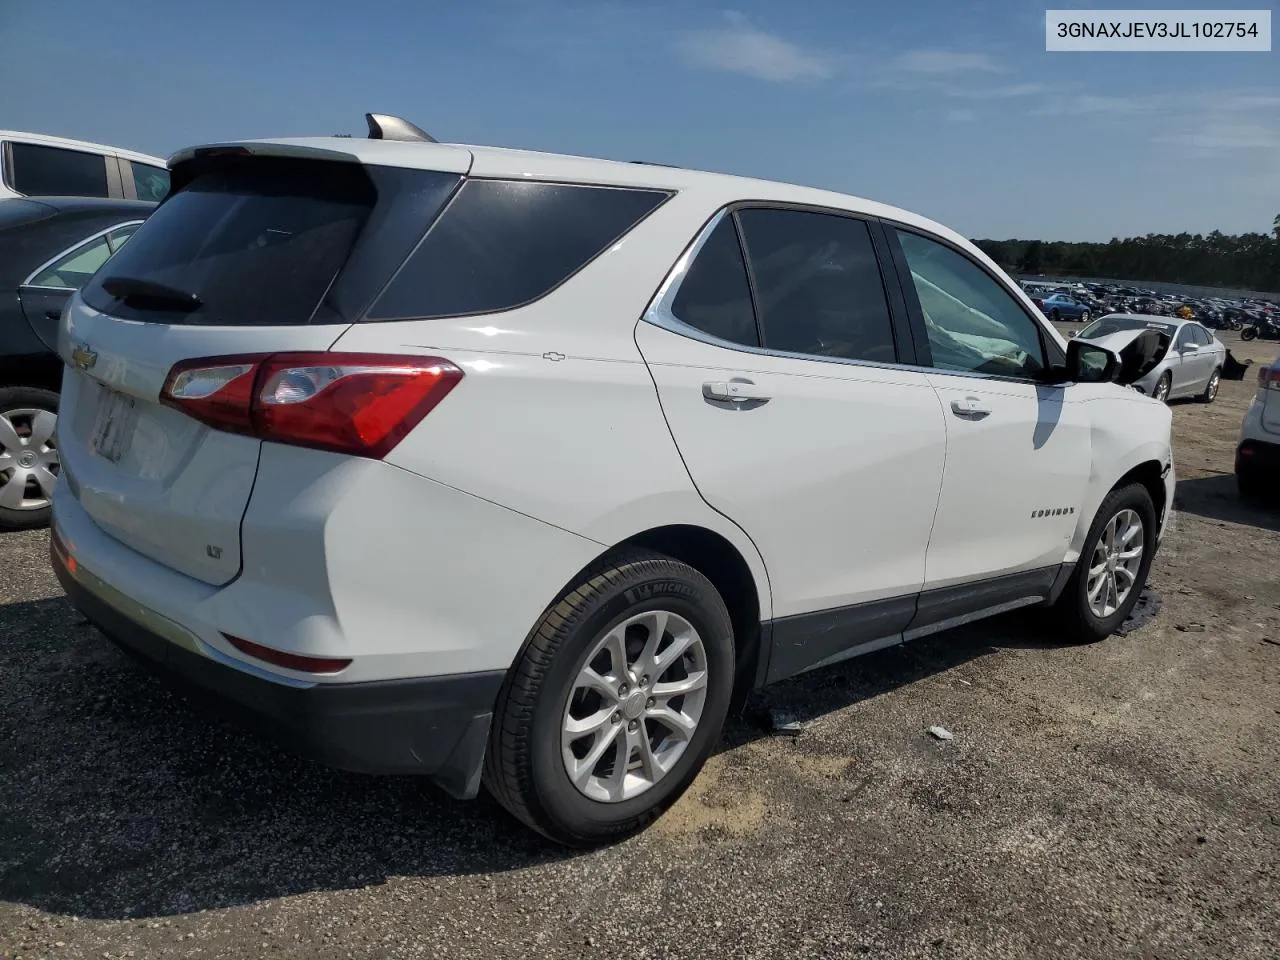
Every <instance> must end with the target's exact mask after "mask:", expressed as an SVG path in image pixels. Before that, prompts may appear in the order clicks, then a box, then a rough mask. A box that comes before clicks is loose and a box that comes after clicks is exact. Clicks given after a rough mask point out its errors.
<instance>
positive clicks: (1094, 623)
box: [1051, 483, 1157, 643]
mask: <svg viewBox="0 0 1280 960" xmlns="http://www.w3.org/2000/svg"><path fill="white" fill-rule="evenodd" d="M1131 516H1136V517H1137V519H1138V521H1139V522H1140V523H1141V525H1142V529H1141V531H1140V533H1139V534H1138V535H1136V536H1135V538H1134V540H1131V541H1128V542H1125V543H1121V544H1119V549H1118V550H1117V553H1118V554H1124V553H1125V552H1127V550H1131V549H1132V548H1133V546H1134V545H1135V544H1136V540H1137V538H1138V537H1140V538H1141V544H1142V553H1141V555H1140V556H1139V557H1138V558H1137V560H1138V562H1137V564H1136V565H1135V566H1136V569H1134V570H1133V571H1132V575H1133V580H1132V582H1131V583H1129V584H1128V590H1127V591H1126V592H1124V593H1123V595H1122V596H1119V597H1117V603H1116V604H1115V606H1114V609H1112V610H1108V609H1107V607H1106V606H1105V605H1103V606H1102V609H1101V610H1099V609H1096V607H1097V606H1098V604H1097V603H1096V601H1091V597H1090V594H1091V592H1095V591H1096V587H1097V585H1098V584H1097V578H1096V576H1095V577H1091V576H1090V574H1091V573H1096V571H1098V570H1099V568H1100V567H1101V568H1103V572H1102V574H1101V576H1102V578H1103V579H1104V581H1105V579H1106V577H1107V574H1108V572H1109V571H1107V570H1106V569H1105V568H1106V562H1105V559H1104V555H1106V554H1108V553H1109V552H1110V550H1109V548H1108V544H1107V542H1106V541H1105V540H1104V536H1105V535H1106V534H1107V533H1108V530H1109V528H1111V525H1112V522H1113V521H1114V520H1117V519H1120V520H1121V524H1120V529H1118V531H1117V532H1118V534H1121V533H1122V530H1123V528H1125V527H1128V526H1131V523H1129V522H1126V519H1125V518H1129V517H1131ZM1156 524H1157V518H1156V510H1155V505H1154V504H1153V503H1152V502H1151V494H1150V493H1148V492H1147V489H1146V487H1144V486H1142V485H1141V484H1137V483H1135V484H1130V485H1129V486H1127V487H1121V488H1120V489H1118V490H1113V491H1111V493H1109V494H1108V495H1107V497H1106V499H1104V500H1103V501H1102V505H1101V506H1100V507H1098V512H1097V514H1095V515H1094V518H1093V523H1092V524H1091V525H1090V527H1089V533H1088V535H1087V536H1086V537H1085V540H1084V548H1083V549H1082V550H1081V551H1080V559H1079V560H1077V561H1076V568H1075V570H1074V571H1073V572H1072V574H1071V579H1070V580H1068V581H1067V585H1066V587H1065V588H1064V589H1063V591H1062V595H1061V596H1060V597H1059V598H1058V600H1057V602H1056V603H1054V605H1053V606H1052V608H1051V610H1052V612H1053V620H1054V622H1055V623H1057V624H1058V628H1059V630H1060V631H1061V633H1062V637H1063V639H1064V640H1065V641H1066V642H1068V643H1093V642H1095V641H1098V640H1102V639H1104V638H1105V637H1109V636H1110V635H1111V634H1112V633H1114V632H1115V630H1116V628H1117V627H1119V626H1120V624H1122V623H1124V621H1125V618H1126V617H1128V616H1129V614H1130V613H1131V612H1132V611H1133V607H1134V604H1136V603H1137V602H1138V597H1139V596H1140V595H1141V593H1142V590H1143V588H1144V587H1145V586H1146V584H1147V574H1148V573H1149V572H1150V570H1151V560H1152V556H1153V554H1154V553H1155V548H1156ZM1123 562H1124V561H1123V560H1120V561H1119V562H1118V563H1116V564H1113V565H1112V567H1111V569H1115V567H1117V566H1119V565H1120V564H1121V563H1123ZM1122 579H1123V578H1122V577H1118V576H1116V575H1115V574H1112V582H1114V583H1117V584H1119V585H1120V586H1121V587H1123V584H1122V583H1121V581H1122ZM1091 588H1094V590H1091ZM1103 589H1104V590H1105V589H1106V584H1105V582H1104V584H1103ZM1095 595H1096V596H1101V591H1096V593H1095Z"/></svg>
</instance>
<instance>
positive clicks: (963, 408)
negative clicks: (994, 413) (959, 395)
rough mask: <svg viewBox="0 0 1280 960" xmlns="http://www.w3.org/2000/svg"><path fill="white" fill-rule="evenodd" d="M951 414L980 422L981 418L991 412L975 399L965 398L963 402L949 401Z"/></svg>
mask: <svg viewBox="0 0 1280 960" xmlns="http://www.w3.org/2000/svg"><path fill="white" fill-rule="evenodd" d="M951 412H952V413H954V414H955V415H956V416H957V417H968V418H969V419H972V420H981V419H982V418H983V417H985V416H987V415H988V414H989V413H991V410H990V409H989V408H987V407H984V406H983V405H982V401H981V400H979V399H978V398H977V397H965V398H964V399H963V400H952V401H951Z"/></svg>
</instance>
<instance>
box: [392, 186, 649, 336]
mask: <svg viewBox="0 0 1280 960" xmlns="http://www.w3.org/2000/svg"><path fill="white" fill-rule="evenodd" d="M668 196H669V194H666V193H663V192H659V191H655V190H633V189H619V188H613V187H594V186H585V185H580V184H559V183H528V182H511V181H504V180H470V181H467V182H466V183H465V184H464V185H463V187H462V189H461V190H460V191H459V192H458V194H457V196H456V197H455V198H454V200H453V202H452V203H450V204H449V206H448V207H447V208H446V209H445V211H444V212H443V213H442V214H441V215H440V218H439V219H438V220H437V221H436V223H435V225H434V226H433V227H432V228H431V230H430V232H429V233H428V234H427V236H426V238H425V239H424V240H423V242H422V243H421V245H419V247H418V249H417V250H415V251H414V253H413V255H412V256H411V257H410V258H409V260H408V261H407V262H406V263H405V265H404V267H403V268H402V269H401V271H400V272H399V273H398V274H397V275H396V277H395V279H394V280H392V282H391V284H390V286H388V287H387V289H386V291H385V292H384V293H383V295H382V296H381V297H380V298H379V299H378V302H377V303H376V304H374V306H373V309H372V310H370V311H369V319H371V320H391V319H425V318H431V317H447V316H459V315H469V314H478V313H494V312H497V311H500V310H510V309H513V308H515V307H518V306H521V305H523V304H526V303H530V302H532V301H534V300H537V299H538V298H540V297H542V296H545V295H546V294H547V293H549V292H550V291H551V290H552V289H554V288H555V287H557V286H559V285H560V284H561V283H563V282H564V281H565V280H567V279H568V278H569V277H571V276H572V275H573V274H574V273H576V272H577V271H578V270H580V269H582V268H583V267H584V266H585V265H586V264H588V263H589V262H591V261H592V260H593V259H595V258H596V257H597V256H599V254H600V253H601V252H603V251H604V250H605V249H606V248H608V247H609V246H610V245H611V244H613V243H614V242H615V241H617V240H618V239H619V238H620V237H622V236H623V235H624V234H625V233H627V231H629V230H630V229H631V228H632V227H634V226H635V225H636V224H637V223H639V222H640V221H641V220H642V219H644V218H645V217H646V216H648V215H649V214H650V213H652V212H653V210H654V209H656V208H657V207H658V206H659V205H660V204H661V203H662V202H663V201H664V200H665V199H666V198H667V197H668Z"/></svg>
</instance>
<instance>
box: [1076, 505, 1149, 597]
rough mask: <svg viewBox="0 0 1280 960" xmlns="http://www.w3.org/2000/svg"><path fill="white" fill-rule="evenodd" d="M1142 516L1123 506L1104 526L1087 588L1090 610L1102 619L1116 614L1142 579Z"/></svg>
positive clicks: (1092, 562)
mask: <svg viewBox="0 0 1280 960" xmlns="http://www.w3.org/2000/svg"><path fill="white" fill-rule="evenodd" d="M1142 550H1143V529H1142V518H1141V517H1139V516H1138V514H1137V512H1136V511H1134V510H1129V509H1125V510H1121V511H1120V512H1119V513H1117V514H1116V515H1115V516H1114V517H1112V518H1111V520H1110V521H1109V522H1108V523H1107V525H1106V527H1104V528H1103V531H1102V536H1100V537H1099V538H1098V542H1097V544H1096V545H1095V546H1094V548H1093V556H1092V557H1091V558H1090V560H1089V578H1088V581H1087V583H1086V585H1085V590H1086V592H1087V595H1088V600H1089V610H1090V611H1091V612H1092V613H1093V615H1094V616H1095V617H1097V618H1098V619H1099V620H1105V619H1107V618H1108V617H1110V616H1113V615H1114V614H1115V612H1116V611H1117V610H1119V609H1120V608H1121V607H1122V606H1123V605H1124V602H1125V601H1126V600H1128V599H1129V594H1130V593H1132V592H1133V587H1134V584H1135V583H1137V580H1138V570H1139V568H1140V567H1141V566H1142Z"/></svg>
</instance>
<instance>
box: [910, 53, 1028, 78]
mask: <svg viewBox="0 0 1280 960" xmlns="http://www.w3.org/2000/svg"><path fill="white" fill-rule="evenodd" d="M894 66H895V67H896V68H897V69H898V70H901V71H904V72H906V73H917V74H925V75H928V76H951V75H954V74H958V73H1000V72H1002V71H1003V70H1004V68H1003V67H1001V66H1000V65H999V64H998V63H996V62H995V61H994V60H992V59H991V57H990V56H989V55H988V54H985V53H962V52H959V51H954V50H909V51H907V52H906V53H904V54H902V55H901V56H900V57H898V59H897V60H895V61H894Z"/></svg>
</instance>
